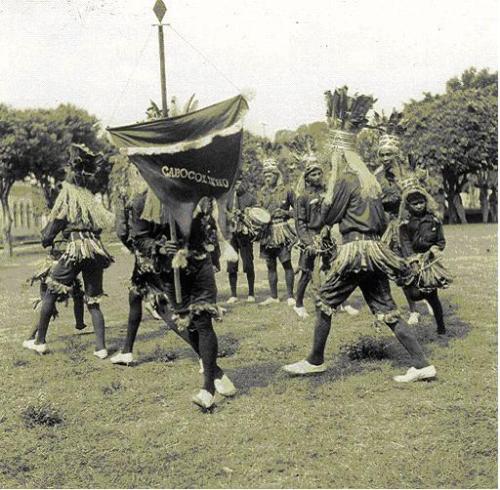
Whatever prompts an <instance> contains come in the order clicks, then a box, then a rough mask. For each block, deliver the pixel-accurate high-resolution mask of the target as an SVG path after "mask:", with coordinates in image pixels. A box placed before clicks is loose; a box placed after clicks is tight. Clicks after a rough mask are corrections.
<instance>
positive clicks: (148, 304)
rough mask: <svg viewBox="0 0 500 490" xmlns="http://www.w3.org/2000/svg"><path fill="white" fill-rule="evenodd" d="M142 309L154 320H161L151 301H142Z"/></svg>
mask: <svg viewBox="0 0 500 490" xmlns="http://www.w3.org/2000/svg"><path fill="white" fill-rule="evenodd" d="M144 309H145V310H146V311H147V312H148V313H149V314H150V315H151V316H152V317H153V318H154V319H155V320H162V317H161V316H160V315H159V313H158V312H157V311H156V309H155V307H154V305H153V303H151V301H144Z"/></svg>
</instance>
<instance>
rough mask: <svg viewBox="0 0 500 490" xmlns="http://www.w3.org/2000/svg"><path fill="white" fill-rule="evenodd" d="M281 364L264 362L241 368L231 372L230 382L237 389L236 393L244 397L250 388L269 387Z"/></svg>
mask: <svg viewBox="0 0 500 490" xmlns="http://www.w3.org/2000/svg"><path fill="white" fill-rule="evenodd" d="M281 366H282V364H281V363H279V362H264V363H257V364H251V365H249V366H242V367H239V368H237V369H233V370H231V373H229V375H230V377H231V380H232V381H233V383H234V384H235V385H236V386H237V387H238V392H239V393H240V394H242V395H246V394H248V393H249V391H250V390H251V389H252V388H265V387H267V386H269V385H270V384H271V383H272V382H273V379H274V378H275V375H276V374H277V373H278V371H279V370H280V368H281Z"/></svg>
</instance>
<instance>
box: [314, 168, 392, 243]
mask: <svg viewBox="0 0 500 490" xmlns="http://www.w3.org/2000/svg"><path fill="white" fill-rule="evenodd" d="M322 214H323V223H324V224H326V225H329V226H332V225H334V224H335V223H339V230H340V233H341V234H342V235H346V234H348V233H350V232H358V233H362V234H365V235H382V233H383V232H384V230H385V227H386V223H385V216H384V208H383V206H382V200H381V199H380V198H372V197H364V196H362V194H361V185H360V182H359V178H358V176H357V175H356V174H355V173H354V172H350V171H346V172H345V174H343V175H342V176H341V177H340V178H339V180H338V181H337V183H336V184H335V187H334V190H333V201H332V203H331V204H329V205H328V204H323V206H322Z"/></svg>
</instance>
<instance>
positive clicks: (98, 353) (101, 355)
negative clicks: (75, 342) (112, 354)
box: [94, 349, 108, 359]
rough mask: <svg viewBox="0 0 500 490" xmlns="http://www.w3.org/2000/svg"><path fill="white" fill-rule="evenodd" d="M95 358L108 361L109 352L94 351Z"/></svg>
mask: <svg viewBox="0 0 500 490" xmlns="http://www.w3.org/2000/svg"><path fill="white" fill-rule="evenodd" d="M94 356H96V357H98V358H99V359H106V357H108V351H107V349H101V350H96V351H94Z"/></svg>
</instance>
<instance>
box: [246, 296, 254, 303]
mask: <svg viewBox="0 0 500 490" xmlns="http://www.w3.org/2000/svg"><path fill="white" fill-rule="evenodd" d="M247 303H255V296H249V297H248V298H247Z"/></svg>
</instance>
